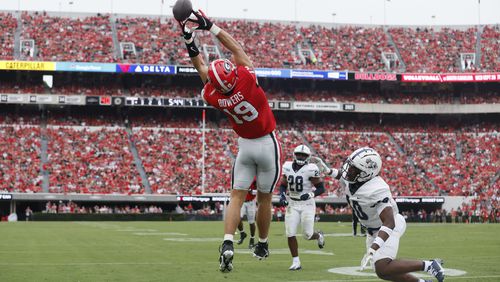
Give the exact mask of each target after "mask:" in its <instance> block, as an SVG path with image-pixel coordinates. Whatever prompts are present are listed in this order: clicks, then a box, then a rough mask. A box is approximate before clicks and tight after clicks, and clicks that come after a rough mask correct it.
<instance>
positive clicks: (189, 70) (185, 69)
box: [176, 66, 198, 74]
mask: <svg viewBox="0 0 500 282" xmlns="http://www.w3.org/2000/svg"><path fill="white" fill-rule="evenodd" d="M176 69H177V70H176V73H177V74H198V71H197V70H196V69H195V68H194V67H186V66H177V67H176Z"/></svg>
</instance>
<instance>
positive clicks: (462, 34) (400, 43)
mask: <svg viewBox="0 0 500 282" xmlns="http://www.w3.org/2000/svg"><path fill="white" fill-rule="evenodd" d="M389 33H390V34H391V36H392V38H393V40H394V42H395V44H396V46H397V48H398V50H399V52H400V53H401V57H402V59H403V61H404V62H405V64H406V71H407V72H427V73H435V72H461V71H462V69H461V66H460V64H459V63H458V62H459V59H460V53H475V52H476V35H477V28H476V27H471V28H468V29H467V30H460V29H452V28H442V29H440V30H435V29H433V28H416V29H415V28H403V27H399V28H390V29H389ZM497 56H498V54H497ZM473 64H474V63H473ZM468 67H470V68H471V69H470V70H468V71H475V70H477V69H478V67H477V66H474V65H472V66H468Z"/></svg>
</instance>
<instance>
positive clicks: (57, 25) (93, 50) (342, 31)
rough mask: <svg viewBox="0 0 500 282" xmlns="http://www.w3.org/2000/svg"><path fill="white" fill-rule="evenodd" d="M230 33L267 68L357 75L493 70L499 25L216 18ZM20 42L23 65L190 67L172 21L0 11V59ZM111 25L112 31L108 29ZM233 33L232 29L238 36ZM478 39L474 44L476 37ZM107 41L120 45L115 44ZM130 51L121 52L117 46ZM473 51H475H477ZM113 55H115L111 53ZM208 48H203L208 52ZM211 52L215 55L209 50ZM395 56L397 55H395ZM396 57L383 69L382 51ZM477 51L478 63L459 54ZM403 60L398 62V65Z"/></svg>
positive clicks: (499, 64)
mask: <svg viewBox="0 0 500 282" xmlns="http://www.w3.org/2000/svg"><path fill="white" fill-rule="evenodd" d="M217 23H218V24H219V26H221V27H222V28H224V29H226V30H228V31H229V32H230V33H231V34H235V36H236V39H237V40H238V41H239V42H240V43H242V44H243V45H244V46H245V47H246V50H248V52H249V55H250V56H251V57H252V58H253V59H254V62H256V63H257V64H258V65H256V67H269V68H302V69H331V70H351V71H362V72H378V71H383V72H387V71H390V72H392V71H401V70H402V69H403V63H404V66H406V71H407V72H462V71H469V72H470V71H499V70H500V60H499V56H500V55H499V54H500V53H499V49H498V48H499V47H498V38H499V35H500V32H499V27H498V25H485V26H484V27H483V26H481V27H479V28H478V27H469V28H466V29H462V28H455V27H438V28H428V27H416V28H414V27H411V28H410V27H392V28H389V29H388V30H387V31H386V30H384V28H382V27H373V26H370V27H364V26H350V25H346V26H342V25H335V26H328V25H324V26H322V25H317V24H311V25H300V26H299V25H296V24H293V23H286V22H283V23H274V22H272V23H271V22H256V21H249V20H218V19H217ZM17 25H20V26H21V33H20V39H21V40H34V44H35V46H34V47H35V48H34V50H36V52H33V54H29V55H28V56H24V54H23V57H22V59H24V60H46V61H76V62H124V63H144V64H177V65H188V64H189V57H188V55H187V53H186V51H185V50H184V49H185V48H178V47H179V44H182V42H181V40H180V35H179V33H180V32H179V28H178V27H177V26H178V25H177V23H176V22H175V21H174V20H173V19H172V18H158V17H130V16H126V17H111V16H110V15H101V14H97V15H92V16H81V17H58V16H52V15H48V14H47V13H45V12H33V13H28V12H23V13H22V15H21V19H20V21H19V22H18V21H17V19H16V18H15V17H14V16H13V15H12V14H10V13H1V14H0V26H1V29H0V32H1V34H2V38H0V46H2V50H1V51H0V59H7V60H12V59H20V58H14V50H13V48H14V46H15V42H14V32H15V30H16V28H17ZM112 25H115V26H116V32H115V33H114V32H113V28H112ZM236 31H237V32H236ZM478 36H481V38H480V40H479V42H480V46H476V39H477V37H478ZM113 37H115V38H116V39H117V42H118V44H120V46H114V45H115V44H117V43H114V42H113ZM197 40H198V41H199V46H201V47H202V48H205V46H207V47H210V48H211V49H210V50H212V51H211V52H210V55H209V54H208V53H207V55H209V56H211V57H210V58H214V56H215V57H218V56H219V55H220V56H227V52H226V51H225V50H223V49H222V48H223V47H221V46H219V44H217V43H216V41H215V40H214V38H213V37H212V36H211V35H208V36H207V35H202V34H200V36H199V38H198V39H197ZM122 43H123V44H133V46H134V48H123V46H122V45H123V44H122ZM478 47H479V50H476V48H478ZM115 50H116V51H115ZM207 50H209V49H208V48H207ZM214 50H218V52H217V51H214ZM398 51H399V52H398ZM383 52H384V53H389V54H392V55H393V56H397V55H396V54H397V53H399V54H401V58H396V60H395V62H394V63H393V64H391V68H390V69H389V68H388V67H387V66H388V64H387V63H386V62H384V60H383V54H382V53H383ZM461 53H464V54H479V53H481V54H482V55H481V60H480V65H479V66H478V65H476V64H475V62H474V60H472V61H471V62H467V65H466V66H465V70H464V69H463V66H462V65H461V63H460V55H461ZM400 61H402V62H400Z"/></svg>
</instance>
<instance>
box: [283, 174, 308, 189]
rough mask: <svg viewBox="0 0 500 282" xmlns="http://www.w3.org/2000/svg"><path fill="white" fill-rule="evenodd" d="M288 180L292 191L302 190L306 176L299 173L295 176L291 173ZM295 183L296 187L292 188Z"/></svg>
mask: <svg viewBox="0 0 500 282" xmlns="http://www.w3.org/2000/svg"><path fill="white" fill-rule="evenodd" d="M287 181H288V187H290V191H292V192H302V190H304V178H303V177H302V176H300V175H298V176H297V177H295V178H294V177H293V175H289V176H288V179H287ZM293 184H295V189H293V188H292V186H293Z"/></svg>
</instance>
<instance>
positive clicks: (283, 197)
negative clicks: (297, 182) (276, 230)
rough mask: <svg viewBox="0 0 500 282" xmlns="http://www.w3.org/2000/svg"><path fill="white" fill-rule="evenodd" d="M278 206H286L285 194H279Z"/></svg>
mask: <svg viewBox="0 0 500 282" xmlns="http://www.w3.org/2000/svg"><path fill="white" fill-rule="evenodd" d="M280 205H281V206H282V207H286V206H288V201H287V200H286V195H285V194H280Z"/></svg>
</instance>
